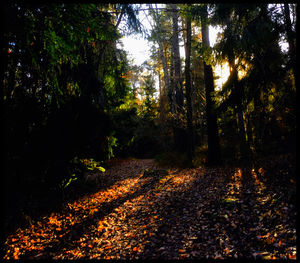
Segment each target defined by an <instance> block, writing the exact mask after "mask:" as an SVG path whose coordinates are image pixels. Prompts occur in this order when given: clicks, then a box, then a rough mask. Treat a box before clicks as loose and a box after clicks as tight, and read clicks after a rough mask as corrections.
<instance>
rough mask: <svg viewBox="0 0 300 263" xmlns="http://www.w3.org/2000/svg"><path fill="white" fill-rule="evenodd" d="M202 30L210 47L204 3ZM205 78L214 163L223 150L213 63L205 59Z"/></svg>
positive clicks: (211, 162)
mask: <svg viewBox="0 0 300 263" xmlns="http://www.w3.org/2000/svg"><path fill="white" fill-rule="evenodd" d="M201 32H202V45H203V47H204V48H209V31H208V13H207V6H206V5H204V6H203V9H202V16H201ZM203 65H204V80H205V96H206V119H207V136H208V164H209V165H214V164H219V163H220V162H221V152H220V144H219V134H218V125H217V117H216V113H215V110H214V108H215V106H214V101H213V98H212V94H213V93H214V79H213V71H212V67H211V65H209V64H207V62H206V61H203Z"/></svg>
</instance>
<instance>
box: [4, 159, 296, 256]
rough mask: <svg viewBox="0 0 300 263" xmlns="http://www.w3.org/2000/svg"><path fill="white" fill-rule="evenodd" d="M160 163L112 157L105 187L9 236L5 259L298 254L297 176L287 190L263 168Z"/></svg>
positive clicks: (289, 182)
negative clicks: (166, 166)
mask: <svg viewBox="0 0 300 263" xmlns="http://www.w3.org/2000/svg"><path fill="white" fill-rule="evenodd" d="M146 169H151V171H150V172H149V174H148V176H143V172H144V171H145V170H146ZM157 169H160V170H161V169H162V168H161V167H159V166H158V165H157V164H156V163H155V162H154V160H151V159H145V160H115V161H112V162H111V163H110V168H109V169H108V170H107V171H106V173H105V176H106V177H107V185H106V186H102V189H101V190H99V191H98V192H96V193H94V194H90V195H88V196H85V197H83V198H80V199H79V200H77V201H75V202H73V203H67V204H66V205H65V206H64V208H63V209H62V211H60V212H57V213H53V214H51V215H49V216H48V217H44V218H43V219H41V220H40V221H38V222H35V223H34V224H33V225H31V227H29V228H26V229H19V230H18V231H17V232H16V233H14V234H12V235H11V236H9V237H8V239H7V241H6V248H5V259H8V258H20V259H44V258H46V259H93V258H95V259H184V258H191V259H199V258H252V259H255V258H265V259H268V258H295V257H296V230H295V229H296V222H295V220H296V219H295V217H296V207H295V202H296V201H295V200H293V198H294V197H295V196H294V192H293V191H295V184H294V183H293V179H292V178H288V179H287V182H286V187H284V188H282V185H281V184H280V185H272V184H271V183H270V182H271V180H269V179H268V176H271V174H270V175H269V173H268V172H266V171H265V170H264V169H263V168H262V167H257V169H253V170H251V169H250V168H249V169H246V168H245V169H242V168H218V169H216V168H209V169H208V168H197V169H183V170H178V169H170V170H168V173H163V172H161V171H160V172H156V171H155V170H157ZM153 170H154V171H153ZM282 172H284V171H282ZM287 189H289V191H288V192H287Z"/></svg>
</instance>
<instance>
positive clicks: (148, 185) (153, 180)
mask: <svg viewBox="0 0 300 263" xmlns="http://www.w3.org/2000/svg"><path fill="white" fill-rule="evenodd" d="M164 176H165V175H160V176H148V177H141V178H139V177H140V175H139V173H137V172H135V173H132V174H131V175H126V176H123V177H122V178H123V179H124V180H125V181H126V180H130V179H136V180H137V183H136V185H135V186H137V187H135V186H134V187H135V188H136V189H135V190H134V191H128V192H127V193H126V194H124V195H123V196H120V197H118V196H117V197H116V198H113V199H112V200H110V201H108V202H103V203H100V205H97V207H96V210H95V211H96V212H93V213H92V214H89V215H87V216H86V217H85V218H84V219H83V220H81V221H79V222H76V223H74V224H72V225H70V224H68V225H65V226H62V227H57V228H56V230H54V231H53V233H51V235H52V236H57V237H59V236H60V237H61V238H60V239H54V240H55V241H51V242H47V243H45V244H44V246H43V248H42V249H39V254H42V255H43V256H42V258H49V257H50V254H52V253H55V254H56V255H57V254H60V253H63V252H64V251H66V250H70V249H71V248H72V247H73V246H74V243H76V241H78V240H80V238H82V237H83V236H84V235H85V234H88V233H89V232H90V230H91V229H92V228H94V229H95V228H96V229H97V224H98V222H99V221H101V220H102V219H103V218H104V217H105V216H107V215H109V214H110V213H112V212H113V211H114V210H115V209H116V208H118V207H119V206H120V205H122V204H124V203H125V202H129V201H130V200H133V199H135V198H137V197H139V196H141V195H144V194H145V193H147V192H149V191H151V189H152V188H153V187H154V185H156V184H157V182H158V181H159V180H161V179H162V178H164ZM115 182H117V180H115ZM109 186H111V184H109V185H107V186H106V187H105V189H102V190H100V191H99V193H98V194H99V195H101V193H103V192H105V191H107V189H108V188H109ZM108 191H109V189H108ZM87 205H88V204H87ZM83 209H84V208H83ZM92 209H94V208H92ZM86 210H89V207H87V208H86ZM63 212H64V214H65V215H64V216H65V217H66V216H67V215H68V214H69V213H70V212H72V209H71V210H70V209H68V208H66V207H65V209H64V211H63ZM81 216H82V215H81ZM47 219H48V220H50V221H51V216H50V217H47ZM43 226H44V227H45V228H47V226H46V222H44V224H43ZM37 232H40V231H37V230H35V233H33V236H32V238H33V239H35V238H37V236H36V237H34V235H35V234H36V233H37ZM103 233H104V232H101V233H100V237H101V235H102V234H103ZM23 252H24V253H23V254H22V255H20V259H26V258H32V257H34V256H35V255H36V253H37V251H36V250H34V249H33V250H31V251H29V250H25V251H23Z"/></svg>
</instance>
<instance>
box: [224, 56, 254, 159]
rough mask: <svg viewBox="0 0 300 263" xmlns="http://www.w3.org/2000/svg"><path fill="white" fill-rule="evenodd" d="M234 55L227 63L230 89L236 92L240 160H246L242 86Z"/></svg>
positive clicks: (247, 156)
mask: <svg viewBox="0 0 300 263" xmlns="http://www.w3.org/2000/svg"><path fill="white" fill-rule="evenodd" d="M234 61H235V57H232V59H230V61H229V65H230V68H231V69H232V70H231V74H233V87H232V90H233V91H234V92H236V94H237V95H236V99H235V105H236V108H235V112H236V115H237V120H238V121H237V124H238V133H239V137H240V158H241V160H246V159H247V158H249V154H250V148H249V145H248V142H247V140H246V129H245V122H244V116H243V107H242V101H241V98H242V89H243V86H242V85H241V83H239V81H238V72H237V69H236V66H235V62H234Z"/></svg>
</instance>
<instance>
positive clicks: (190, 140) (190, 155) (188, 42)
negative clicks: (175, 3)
mask: <svg viewBox="0 0 300 263" xmlns="http://www.w3.org/2000/svg"><path fill="white" fill-rule="evenodd" d="M191 29H192V26H191V17H190V16H189V15H187V17H186V45H185V47H186V54H185V55H186V59H185V90H186V106H187V126H188V158H189V160H190V161H192V160H193V157H194V127H193V109H192V98H191V92H192V87H191V72H190V71H191V39H192V32H191V31H192V30H191Z"/></svg>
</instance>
